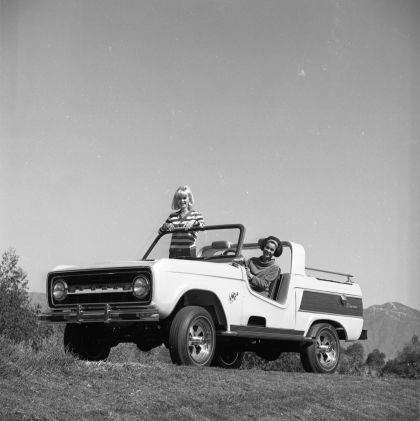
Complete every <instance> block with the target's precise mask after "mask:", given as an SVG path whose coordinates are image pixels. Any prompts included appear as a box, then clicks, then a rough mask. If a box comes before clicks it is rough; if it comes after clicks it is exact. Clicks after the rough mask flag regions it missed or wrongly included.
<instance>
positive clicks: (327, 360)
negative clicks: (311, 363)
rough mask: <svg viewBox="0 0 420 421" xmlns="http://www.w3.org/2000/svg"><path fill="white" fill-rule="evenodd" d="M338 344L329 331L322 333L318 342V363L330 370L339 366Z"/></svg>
mask: <svg viewBox="0 0 420 421" xmlns="http://www.w3.org/2000/svg"><path fill="white" fill-rule="evenodd" d="M338 352H339V350H338V344H337V341H336V339H335V337H334V335H333V334H332V333H330V332H328V331H321V332H320V333H319V334H318V337H317V340H316V355H317V359H318V363H319V364H320V366H322V367H323V368H324V369H326V370H328V369H331V368H333V367H335V365H336V364H337V361H338Z"/></svg>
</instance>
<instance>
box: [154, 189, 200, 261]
mask: <svg viewBox="0 0 420 421" xmlns="http://www.w3.org/2000/svg"><path fill="white" fill-rule="evenodd" d="M193 205H194V196H193V194H192V191H191V189H190V187H188V186H180V187H178V188H177V189H176V191H175V194H174V197H173V199H172V209H173V210H175V212H172V213H171V214H170V215H169V216H168V218H167V219H166V221H165V223H164V224H163V225H162V226H161V227H160V229H159V233H162V232H165V231H169V232H172V231H174V233H173V234H172V240H171V245H170V248H169V257H170V258H171V257H180V256H183V257H195V256H196V250H195V241H196V239H197V232H195V231H189V230H190V229H191V228H196V227H203V226H204V218H203V216H202V215H201V214H200V213H199V212H197V211H196V210H194V209H193Z"/></svg>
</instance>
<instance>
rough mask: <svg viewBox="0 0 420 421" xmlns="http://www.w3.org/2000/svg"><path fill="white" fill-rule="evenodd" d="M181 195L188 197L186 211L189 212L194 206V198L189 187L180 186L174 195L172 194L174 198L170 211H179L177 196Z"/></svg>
mask: <svg viewBox="0 0 420 421" xmlns="http://www.w3.org/2000/svg"><path fill="white" fill-rule="evenodd" d="M181 193H185V194H186V195H188V199H189V203H188V210H191V208H192V206H193V204H194V196H193V194H192V191H191V189H190V188H189V186H180V187H178V188H177V189H176V191H175V194H174V198H173V199H172V209H173V210H177V209H179V206H178V199H179V196H180V195H181Z"/></svg>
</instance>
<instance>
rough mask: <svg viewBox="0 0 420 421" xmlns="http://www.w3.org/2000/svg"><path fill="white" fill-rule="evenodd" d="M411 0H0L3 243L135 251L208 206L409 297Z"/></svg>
mask: <svg viewBox="0 0 420 421" xmlns="http://www.w3.org/2000/svg"><path fill="white" fill-rule="evenodd" d="M419 23H420V2H418V1H414V0H413V1H410V0H399V1H390V0H383V1H379V0H356V1H354V0H349V1H340V0H337V1H332V0H318V1H309V0H288V1H263V0H258V1H247V0H230V1H228V0H226V1H221V0H212V1H211V0H209V1H204V0H203V1H197V0H182V1H181V0H167V1H151V0H150V1H137V0H135V1H134V0H133V1H130V0H125V1H110V0H108V1H105V0H84V1H82V0H78V1H76V0H61V1H60V0H59V1H57V0H50V1H48V0H26V1H21V0H0V48H1V49H0V65H1V68H0V72H1V73H0V77H1V79H0V83H1V85H0V89H1V91H0V107H1V108H0V111H1V120H0V123H1V126H0V192H1V199H0V200H1V203H0V205H1V207H0V251H4V250H6V249H7V248H8V247H13V248H15V249H16V251H17V254H18V255H19V256H20V264H21V266H22V267H23V269H24V270H25V271H26V272H27V273H28V279H29V287H30V290H32V291H44V290H45V275H46V273H47V272H48V271H49V270H51V269H52V268H53V267H54V266H56V265H58V264H89V263H96V262H105V261H112V260H126V259H127V260H131V259H137V258H139V257H141V256H142V254H143V252H144V251H145V249H146V247H147V246H148V245H149V244H150V242H151V241H152V240H153V238H154V236H155V234H156V232H157V229H158V227H159V226H160V225H161V224H162V223H163V221H164V219H165V218H166V217H167V215H168V214H169V212H170V202H171V200H172V195H173V193H174V191H175V189H176V188H177V187H178V186H179V185H184V184H188V185H190V186H191V188H192V190H193V192H194V195H195V198H196V208H197V210H199V211H200V212H201V213H203V215H204V216H205V219H206V222H207V224H219V223H237V222H240V223H243V224H244V225H245V226H246V227H247V238H248V240H249V241H254V240H256V239H257V238H261V237H263V236H266V235H269V234H273V235H276V236H278V237H280V238H282V239H284V240H289V241H294V242H297V243H301V244H302V245H303V246H304V247H305V249H306V258H307V260H306V261H307V265H308V266H312V267H319V268H324V269H329V270H336V271H339V272H346V273H352V274H354V275H355V279H356V281H357V282H359V283H360V285H361V287H362V290H363V292H364V304H365V306H368V305H372V304H382V303H384V302H387V301H399V302H401V303H403V304H406V305H409V306H412V307H415V308H420V278H419V270H418V267H419V255H420V225H419V214H420V197H419V196H420V189H419V180H420V177H419V176H420V170H419V158H420V147H419V145H420V136H419V125H418V119H419V117H418V116H419V115H420V114H419V112H420V109H419V102H418V101H419V85H420V83H419V76H418V75H419V71H420V52H419V49H420V32H419V31H420V30H419V27H420V24H419Z"/></svg>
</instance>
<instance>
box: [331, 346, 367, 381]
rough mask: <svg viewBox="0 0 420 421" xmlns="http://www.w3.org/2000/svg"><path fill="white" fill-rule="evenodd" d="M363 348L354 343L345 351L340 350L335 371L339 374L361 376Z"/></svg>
mask: <svg viewBox="0 0 420 421" xmlns="http://www.w3.org/2000/svg"><path fill="white" fill-rule="evenodd" d="M363 361H364V350H363V346H362V345H361V344H360V343H358V342H355V343H354V344H352V345H350V346H349V347H347V348H346V349H343V348H341V360H340V364H339V366H338V369H337V371H338V372H339V373H340V374H353V375H361V374H362V372H363Z"/></svg>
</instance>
